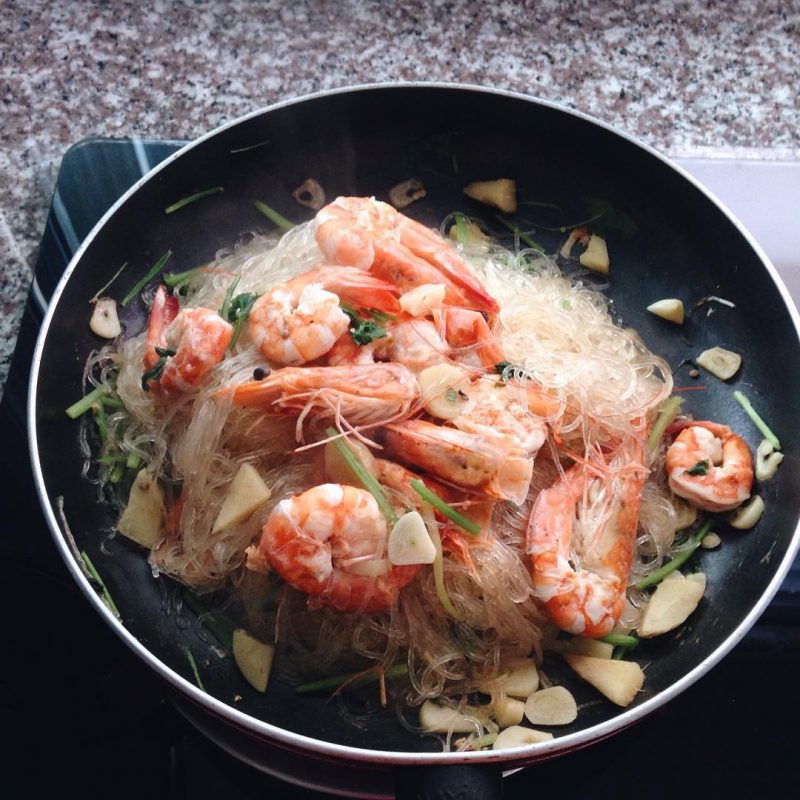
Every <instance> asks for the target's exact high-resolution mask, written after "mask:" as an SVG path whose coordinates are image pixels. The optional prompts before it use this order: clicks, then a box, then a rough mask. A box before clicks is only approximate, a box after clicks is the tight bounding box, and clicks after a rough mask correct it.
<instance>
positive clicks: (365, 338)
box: [341, 305, 387, 345]
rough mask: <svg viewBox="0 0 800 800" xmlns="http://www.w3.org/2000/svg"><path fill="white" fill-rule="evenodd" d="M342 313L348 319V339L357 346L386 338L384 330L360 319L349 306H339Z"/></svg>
mask: <svg viewBox="0 0 800 800" xmlns="http://www.w3.org/2000/svg"><path fill="white" fill-rule="evenodd" d="M341 309H342V311H344V313H345V314H347V316H348V317H350V337H351V338H352V340H353V341H354V342H355V343H356V344H358V345H365V344H369V343H370V342H374V341H375V339H384V338H386V335H387V334H386V328H384V327H382V326H381V325H378V324H377V323H375V322H373V321H372V320H370V319H365V318H364V317H360V316H359V315H358V313H357V312H356V311H355V310H354V309H352V308H350V306H345V305H343V306H341Z"/></svg>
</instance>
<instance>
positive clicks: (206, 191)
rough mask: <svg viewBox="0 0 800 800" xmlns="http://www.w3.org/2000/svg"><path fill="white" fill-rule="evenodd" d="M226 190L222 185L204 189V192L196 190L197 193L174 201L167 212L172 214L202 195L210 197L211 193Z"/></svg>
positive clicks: (166, 209)
mask: <svg viewBox="0 0 800 800" xmlns="http://www.w3.org/2000/svg"><path fill="white" fill-rule="evenodd" d="M223 191H225V190H224V189H223V188H222V186H215V187H214V188H213V189H204V190H203V191H202V192H196V193H195V194H190V195H189V196H188V197H183V198H181V199H180V200H178V201H177V202H176V203H173V204H172V205H171V206H167V207H166V208H165V209H164V213H165V214H171V213H172V212H173V211H177V210H178V209H179V208H183V207H184V206H188V205H189V203H194V201H195V200H199V199H200V198H201V197H208V195H210V194H217V192H223Z"/></svg>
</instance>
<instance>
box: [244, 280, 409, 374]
mask: <svg viewBox="0 0 800 800" xmlns="http://www.w3.org/2000/svg"><path fill="white" fill-rule="evenodd" d="M396 293H397V289H396V288H395V287H394V286H393V285H392V284H390V283H387V282H386V281H382V280H379V279H378V278H374V277H372V276H371V275H366V274H365V273H364V272H362V271H361V270H358V269H354V268H349V267H320V268H318V269H313V270H309V271H308V272H305V273H303V274H302V275H298V276H296V277H295V278H292V279H291V280H289V281H286V283H282V284H278V285H277V286H273V287H272V288H271V289H270V290H269V291H267V292H265V293H264V294H262V295H261V296H260V297H259V298H258V299H257V300H256V302H255V303H254V304H253V308H252V310H251V312H250V317H249V326H250V336H251V337H252V339H253V341H254V342H255V344H256V347H258V348H259V350H260V351H261V353H262V354H263V355H264V357H265V358H267V359H269V360H270V361H271V362H273V363H275V364H280V365H292V364H304V363H305V362H307V361H313V360H314V359H316V358H319V357H320V356H323V355H325V354H326V353H327V352H328V351H329V350H330V349H331V348H332V347H333V345H334V343H335V342H336V340H337V339H339V337H341V336H342V334H344V333H345V332H346V331H347V329H348V327H349V325H350V318H349V317H348V316H347V314H345V313H344V311H342V309H341V307H340V299H342V300H347V301H350V302H353V303H354V304H355V305H357V306H359V307H363V308H376V309H380V310H382V311H396V310H397V309H398V308H399V304H398V300H397V297H396V296H395V295H396Z"/></svg>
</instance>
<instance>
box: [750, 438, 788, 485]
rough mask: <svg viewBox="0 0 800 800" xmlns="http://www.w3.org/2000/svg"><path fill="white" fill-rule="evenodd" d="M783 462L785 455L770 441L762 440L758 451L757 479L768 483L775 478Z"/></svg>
mask: <svg viewBox="0 0 800 800" xmlns="http://www.w3.org/2000/svg"><path fill="white" fill-rule="evenodd" d="M781 461H783V453H781V452H779V451H778V450H776V449H775V447H774V446H773V444H772V442H770V441H769V439H762V441H761V444H760V445H759V446H758V448H757V449H756V478H757V479H758V480H760V481H768V480H769V479H770V478H772V477H774V476H775V473H776V472H777V471H778V467H779V466H780V465H781Z"/></svg>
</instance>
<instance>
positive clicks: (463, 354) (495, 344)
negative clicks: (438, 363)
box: [442, 306, 504, 369]
mask: <svg viewBox="0 0 800 800" xmlns="http://www.w3.org/2000/svg"><path fill="white" fill-rule="evenodd" d="M442 314H443V316H444V325H445V338H446V340H447V344H448V346H449V348H450V358H452V359H453V360H454V361H458V362H459V363H461V364H464V365H465V366H468V367H474V368H479V367H486V368H489V369H494V367H495V365H496V364H499V363H500V362H501V361H502V360H503V358H504V356H503V350H502V348H501V347H500V343H499V341H498V340H497V337H496V336H495V335H494V334H493V333H492V329H491V328H490V327H489V323H488V322H487V321H486V319H485V318H484V316H483V314H481V313H479V312H478V311H472V310H470V309H468V308H455V307H452V306H451V307H449V308H446V309H444V311H443V312H442Z"/></svg>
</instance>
